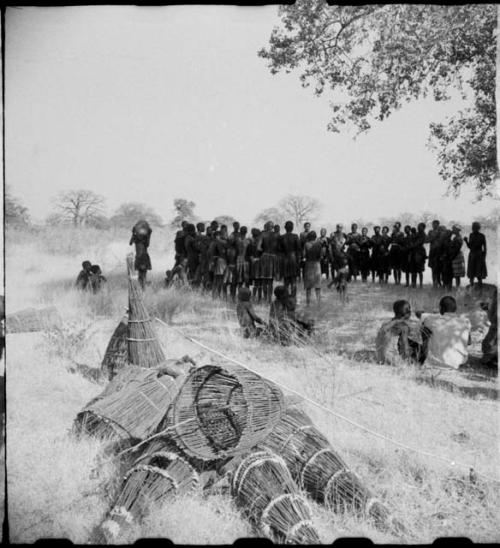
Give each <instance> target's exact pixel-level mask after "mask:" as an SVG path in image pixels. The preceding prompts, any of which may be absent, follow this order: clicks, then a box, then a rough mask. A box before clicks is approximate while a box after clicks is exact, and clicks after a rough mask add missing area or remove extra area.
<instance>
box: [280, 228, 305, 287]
mask: <svg viewBox="0 0 500 548" xmlns="http://www.w3.org/2000/svg"><path fill="white" fill-rule="evenodd" d="M280 249H281V251H282V253H283V278H284V285H285V289H286V290H287V292H288V294H289V295H291V296H293V297H295V295H296V294H297V275H298V269H299V261H300V257H301V246H300V240H299V237H298V236H297V234H294V233H293V223H292V221H287V222H286V223H285V234H283V235H282V236H281V237H280Z"/></svg>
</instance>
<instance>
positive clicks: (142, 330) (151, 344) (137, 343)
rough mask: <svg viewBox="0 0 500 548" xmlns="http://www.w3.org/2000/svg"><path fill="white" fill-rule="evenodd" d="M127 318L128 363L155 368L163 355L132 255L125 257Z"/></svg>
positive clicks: (163, 359) (163, 357) (162, 358)
mask: <svg viewBox="0 0 500 548" xmlns="http://www.w3.org/2000/svg"><path fill="white" fill-rule="evenodd" d="M127 270H128V300H129V307H128V310H129V317H128V329H127V343H128V361H129V362H130V363H131V364H134V365H139V366H141V367H156V366H157V365H159V364H161V363H163V362H164V361H165V355H164V354H163V350H162V348H161V346H160V342H159V341H158V337H157V336H156V332H155V330H154V327H153V321H152V319H151V318H150V316H149V313H148V311H147V310H146V306H145V304H144V299H143V292H142V289H141V287H140V285H139V281H138V279H137V275H136V274H135V273H134V261H133V255H131V254H129V255H127Z"/></svg>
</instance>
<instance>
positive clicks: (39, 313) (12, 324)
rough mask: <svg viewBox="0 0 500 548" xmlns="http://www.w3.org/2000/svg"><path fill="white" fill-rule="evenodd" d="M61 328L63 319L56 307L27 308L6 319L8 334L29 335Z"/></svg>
mask: <svg viewBox="0 0 500 548" xmlns="http://www.w3.org/2000/svg"><path fill="white" fill-rule="evenodd" d="M61 326H62V319H61V316H60V315H59V312H58V310H57V308H56V307H55V306H49V307H47V308H40V309H36V308H27V309H25V310H20V311H19V312H15V313H13V314H9V315H8V316H7V317H6V331H7V333H29V332H33V331H44V330H50V329H57V328H60V327H61Z"/></svg>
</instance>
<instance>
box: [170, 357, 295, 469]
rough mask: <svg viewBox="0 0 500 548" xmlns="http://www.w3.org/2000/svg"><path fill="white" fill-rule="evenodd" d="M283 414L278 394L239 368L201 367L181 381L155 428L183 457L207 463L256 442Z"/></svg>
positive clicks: (249, 446)
mask: <svg viewBox="0 0 500 548" xmlns="http://www.w3.org/2000/svg"><path fill="white" fill-rule="evenodd" d="M283 412H284V399H283V394H282V392H281V390H280V389H279V388H278V387H276V386H274V385H272V384H271V383H270V382H269V381H265V380H264V379H262V378H261V377H260V376H258V375H256V374H254V373H252V372H250V371H248V370H246V369H244V368H243V367H239V366H233V365H224V366H218V365H205V366H203V367H200V368H198V369H196V370H194V371H192V372H191V373H190V374H189V375H188V376H187V377H186V379H185V381H184V383H183V384H182V386H181V387H180V389H179V392H178V394H177V396H176V398H175V400H174V402H173V404H172V407H171V408H170V409H169V412H168V415H167V418H166V421H164V422H165V424H163V423H162V424H161V425H160V428H165V427H169V428H170V429H171V430H172V436H173V438H174V439H175V441H176V443H177V444H178V445H179V447H180V448H181V449H182V450H183V451H184V452H185V453H186V454H187V455H189V456H191V457H195V458H197V459H200V460H202V461H210V460H216V459H221V458H226V457H229V456H232V455H235V454H236V453H238V452H242V451H245V450H248V449H250V448H251V447H253V446H255V445H256V444H258V443H259V442H260V441H262V440H263V439H264V438H265V437H266V436H267V435H268V434H269V433H270V432H271V430H272V429H273V428H274V426H275V425H276V424H277V422H278V421H279V419H280V418H281V415H282V414H283Z"/></svg>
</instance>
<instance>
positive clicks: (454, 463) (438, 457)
mask: <svg viewBox="0 0 500 548" xmlns="http://www.w3.org/2000/svg"><path fill="white" fill-rule="evenodd" d="M155 320H156V321H158V322H159V323H161V324H162V325H164V326H165V327H167V328H168V329H171V330H172V331H174V332H176V333H177V334H178V335H180V336H181V337H184V338H185V339H187V340H188V341H190V342H192V343H193V344H196V345H197V346H199V347H201V348H204V349H205V350H208V351H209V352H211V353H212V354H216V355H218V356H220V357H221V358H224V359H225V360H228V361H230V362H233V363H235V364H236V365H239V366H241V367H244V368H245V369H247V370H248V371H251V372H252V373H254V374H255V375H259V376H260V377H262V378H264V379H266V380H268V381H271V382H273V383H274V384H276V385H277V386H279V387H281V388H283V389H284V390H287V391H288V392H291V393H292V394H295V395H297V396H299V397H301V398H302V399H303V400H304V401H306V402H308V403H310V404H311V405H313V406H315V407H317V408H318V409H321V410H322V411H325V412H326V413H329V414H330V415H333V416H334V417H336V418H338V419H340V420H343V421H345V422H347V423H349V424H351V425H352V426H355V427H356V428H359V429H360V430H363V431H365V432H367V433H369V434H371V435H372V436H375V437H377V438H380V439H382V440H384V441H386V442H388V443H392V444H393V445H397V446H399V447H402V448H403V449H406V450H407V451H412V452H414V453H418V454H419V455H425V456H427V457H431V458H433V459H436V460H440V461H442V462H445V463H446V464H448V465H449V466H451V467H457V468H466V469H467V470H471V469H474V467H473V466H471V465H470V464H465V463H461V462H457V461H451V460H450V459H448V458H446V457H442V456H441V455H436V454H434V453H430V452H429V451H423V450H422V449H417V448H416V447H411V446H410V445H407V444H405V443H403V442H400V441H397V440H394V439H392V438H389V437H387V436H385V435H384V434H381V433H380V432H376V431H375V430H371V429H370V428H368V427H367V426H364V425H362V424H359V423H358V422H355V421H353V420H352V419H349V418H348V417H345V416H344V415H341V414H340V413H337V412H336V411H333V409H330V408H329V407H326V406H324V405H323V404H321V403H319V402H317V401H315V400H313V399H311V398H309V397H308V396H305V395H304V394H302V393H300V392H298V391H297V390H294V389H293V388H290V387H289V386H287V385H285V384H283V383H280V382H278V381H275V380H273V379H270V378H269V377H266V376H264V375H262V373H259V372H258V371H255V370H254V369H252V368H251V367H248V365H246V364H244V363H242V362H240V361H239V360H235V359H234V358H231V357H230V356H226V355H225V354H223V353H222V352H219V351H218V350H214V349H213V348H210V347H209V346H207V345H205V344H203V343H201V342H199V341H197V340H196V339H193V338H192V337H190V336H188V335H186V334H184V333H182V331H180V330H179V329H176V328H175V327H173V326H171V325H168V324H167V323H165V322H164V321H162V320H160V318H155ZM474 472H475V473H476V474H477V475H478V476H482V477H483V478H485V479H487V480H489V481H492V482H496V483H500V479H497V478H492V477H490V476H487V475H486V474H483V473H481V472H477V471H476V470H474Z"/></svg>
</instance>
